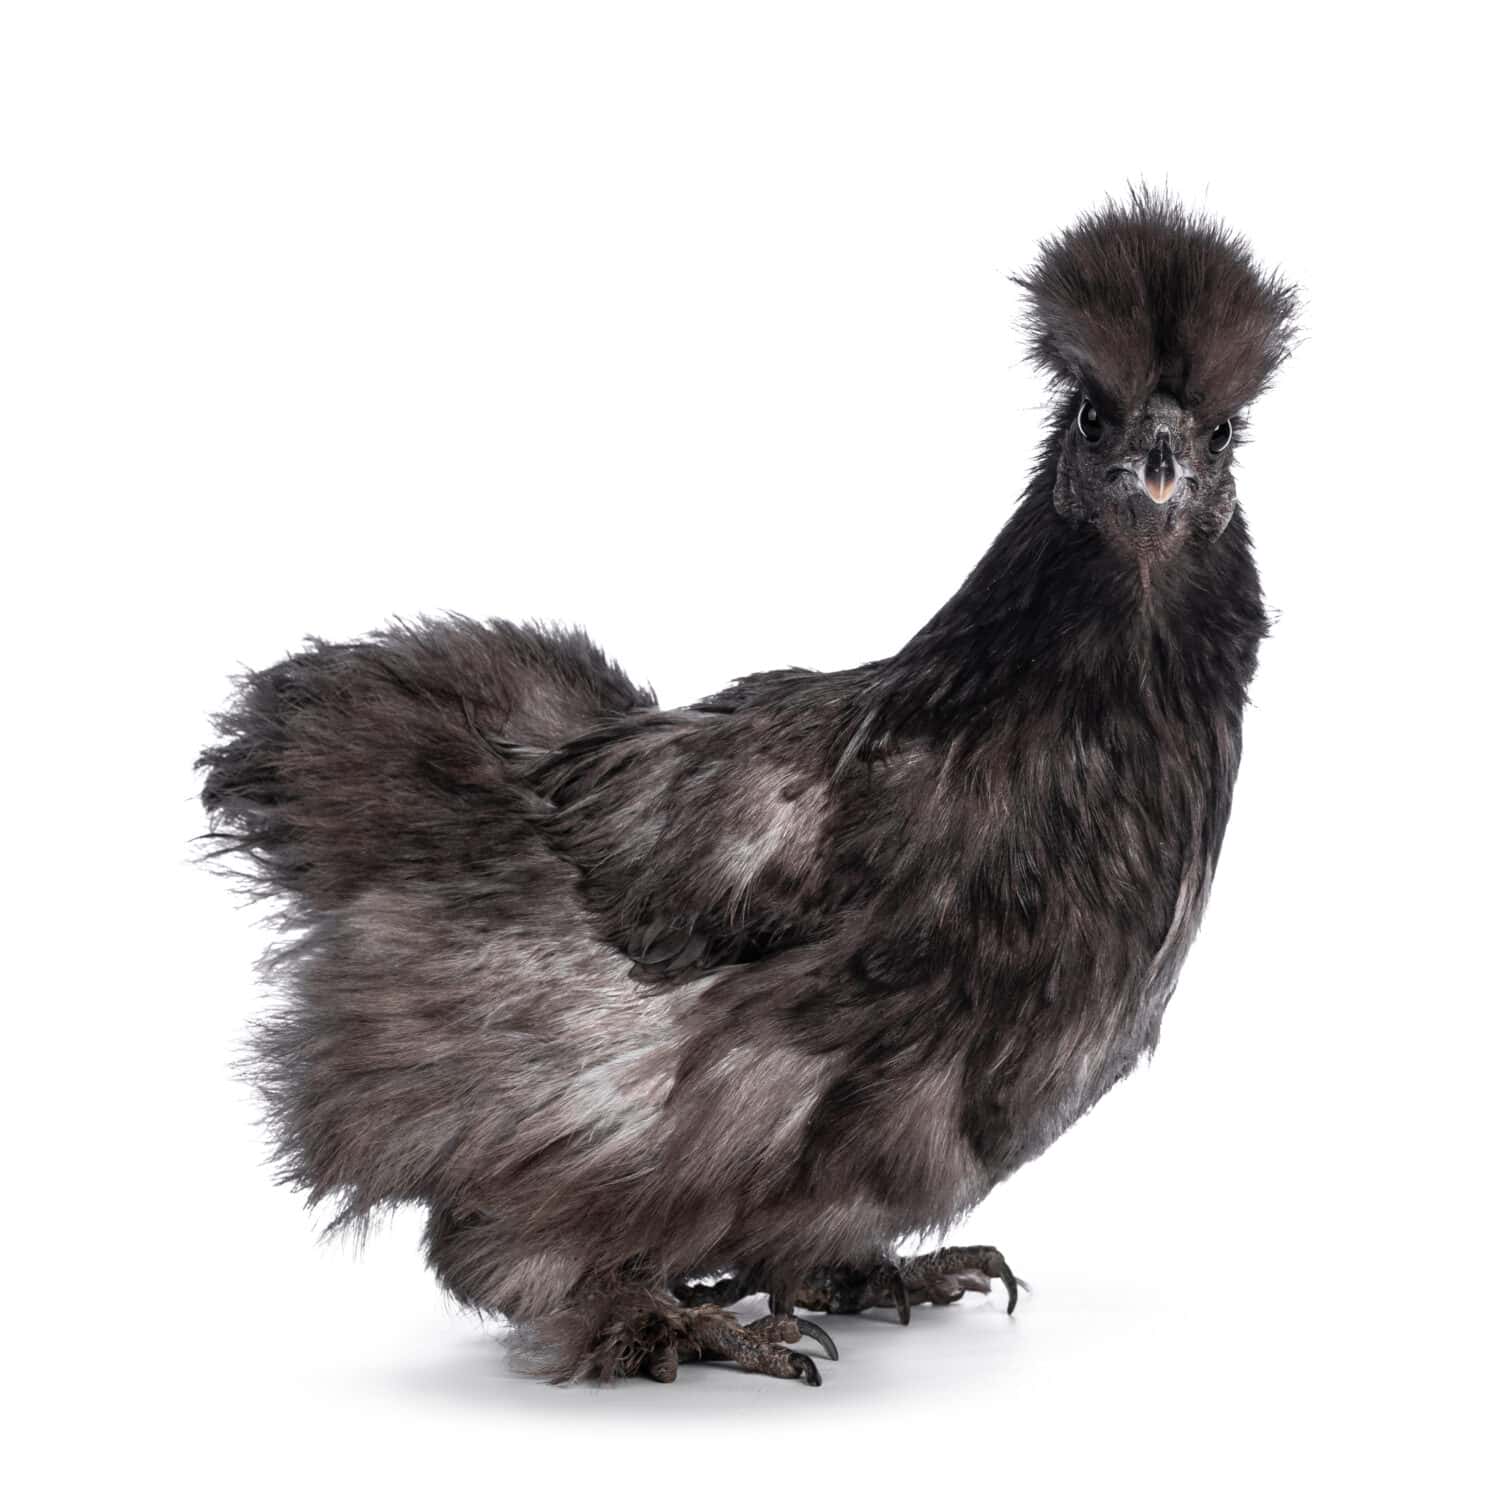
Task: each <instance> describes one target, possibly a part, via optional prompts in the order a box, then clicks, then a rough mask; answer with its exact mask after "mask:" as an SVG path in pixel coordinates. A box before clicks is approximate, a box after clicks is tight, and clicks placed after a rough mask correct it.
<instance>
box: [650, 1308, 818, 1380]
mask: <svg viewBox="0 0 1500 1500" xmlns="http://www.w3.org/2000/svg"><path fill="white" fill-rule="evenodd" d="M801 1338H809V1339H812V1340H813V1341H814V1342H815V1343H816V1344H818V1345H819V1346H820V1347H821V1348H822V1350H823V1352H824V1353H825V1354H826V1355H827V1356H828V1357H829V1359H837V1358H838V1357H839V1353H838V1349H837V1347H836V1346H835V1344H834V1342H833V1340H832V1339H831V1338H830V1337H829V1336H828V1335H827V1334H826V1333H825V1332H824V1331H823V1330H822V1329H821V1328H819V1327H818V1325H817V1324H816V1323H810V1322H809V1321H808V1320H807V1319H806V1318H796V1317H791V1316H788V1315H786V1314H780V1313H771V1314H768V1315H767V1316H766V1317H763V1318H757V1319H756V1320H755V1321H754V1322H753V1323H741V1322H739V1321H738V1319H736V1318H735V1317H734V1316H733V1314H731V1313H727V1312H725V1311H724V1310H723V1308H721V1307H714V1306H702V1307H698V1308H693V1309H691V1310H688V1311H686V1312H684V1313H683V1314H682V1315H680V1316H679V1317H677V1318H674V1319H673V1321H672V1324H671V1326H670V1327H669V1328H668V1329H665V1330H661V1331H659V1332H658V1334H657V1337H656V1339H655V1346H654V1347H653V1349H652V1350H651V1353H650V1354H649V1355H648V1357H647V1358H646V1360H645V1361H644V1363H643V1364H642V1366H641V1369H642V1373H644V1374H646V1375H649V1376H650V1377H651V1378H652V1379H653V1380H661V1381H671V1380H675V1379H676V1378H677V1368H678V1365H679V1364H680V1363H681V1361H683V1360H694V1359H723V1360H728V1361H729V1362H731V1363H732V1364H736V1365H738V1366H739V1367H740V1368H741V1369H742V1370H750V1371H753V1372H754V1373H756V1374H760V1375H775V1376H779V1377H780V1378H782V1379H784V1380H805V1381H806V1382H807V1383H808V1385H822V1383H823V1377H822V1376H821V1375H820V1374H819V1373H818V1366H817V1363H816V1362H815V1361H814V1360H813V1359H812V1358H811V1357H810V1356H808V1355H806V1354H802V1353H800V1352H799V1351H797V1350H795V1349H787V1348H785V1347H783V1346H784V1345H785V1344H792V1343H796V1341H797V1340H798V1339H801Z"/></svg>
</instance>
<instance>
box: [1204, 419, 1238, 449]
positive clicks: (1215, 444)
mask: <svg viewBox="0 0 1500 1500" xmlns="http://www.w3.org/2000/svg"><path fill="white" fill-rule="evenodd" d="M1233 436H1234V423H1233V422H1220V423H1219V425H1218V426H1217V427H1215V428H1214V430H1213V431H1212V432H1211V433H1209V435H1208V451H1209V452H1210V453H1222V452H1223V451H1224V450H1225V449H1226V448H1227V447H1228V446H1229V440H1230V438H1232V437H1233Z"/></svg>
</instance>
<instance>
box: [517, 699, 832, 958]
mask: <svg viewBox="0 0 1500 1500" xmlns="http://www.w3.org/2000/svg"><path fill="white" fill-rule="evenodd" d="M844 709H845V699H844V697H843V695H842V694H841V693H840V691H839V686H838V684H837V682H836V681H835V680H834V679H831V678H827V677H824V676H822V675H821V674H816V673H810V672H795V673H792V672H779V673H768V674H765V675H764V676H763V677H762V678H756V679H746V680H745V681H744V682H742V683H739V684H737V685H736V686H735V687H734V688H732V689H729V690H727V691H726V692H725V693H723V694H720V695H718V696H717V697H715V698H713V699H709V700H706V701H705V702H704V703H702V704H701V705H698V706H695V707H694V708H692V709H687V710H682V711H678V712H672V713H649V714H638V715H632V716H630V717H629V718H628V719H627V720H624V721H619V722H616V723H613V724H610V725H606V726H604V727H602V728H600V729H599V730H598V731H596V732H595V733H593V734H590V735H587V736H585V737H583V738H580V739H578V740H575V741H573V742H571V743H570V744H568V745H565V746H563V747H562V748H561V749H559V750H558V751H556V752H555V753H554V754H552V755H550V756H548V757H547V758H546V760H545V761H544V762H542V763H541V765H540V766H539V767H538V769H537V771H536V773H535V781H536V784H537V786H538V787H539V789H540V790H541V791H542V792H543V793H544V795H545V796H546V797H547V798H548V799H549V800H550V801H551V803H552V805H553V807H554V808H555V809H556V811H555V814H554V815H553V816H552V817H551V818H550V819H549V820H548V824H547V835H548V838H549V839H550V840H551V841H552V842H553V844H554V846H555V847H557V848H558V849H559V850H560V851H561V852H563V853H564V854H565V855H566V856H567V857H568V858H569V859H570V860H571V861H572V862H573V863H574V864H575V865H576V866H577V867H578V868H579V870H580V871H581V872H582V875H583V882H584V893H585V896H586V899H587V901H588V903H589V905H590V907H591V908H592V909H593V910H594V911H595V912H596V913H597V914H598V915H599V917H600V918H601V920H602V923H603V925H604V928H605V930H606V932H607V934H608V936H609V938H610V941H612V942H613V943H615V944H616V945H617V946H618V947H619V948H620V949H622V950H623V951H624V952H625V953H627V954H628V955H629V956H630V957H631V958H633V959H634V960H635V961H636V963H637V964H639V965H640V966H641V967H642V968H643V969H644V970H647V971H649V972H653V973H658V974H676V973H681V972H683V971H686V970H689V969H709V968H717V967H719V966H722V965H726V964H735V963H746V962H751V961H753V960H755V959H758V958H763V957H765V956H767V955H768V954H770V953H773V952H776V951H779V950H780V949H783V948H787V947H791V946H795V945H797V944H799V943H805V942H808V941H811V940H812V939H814V938H815V937H817V936H818V935H819V934H820V933H821V932H822V931H823V930H825V928H826V925H827V922H828V920H829V918H830V917H831V915H832V914H833V913H834V912H835V911H836V910H838V909H839V908H840V907H841V906H842V905H844V904H845V903H847V902H848V901H849V900H850V899H851V898H852V895H853V893H854V892H855V890H856V889H857V887H858V884H859V878H858V871H857V869H855V868H853V867H852V866H851V865H850V864H849V862H847V861H842V860H840V859H839V858H838V857H837V852H836V851H837V850H838V848H839V840H838V838H837V836H836V834H837V826H838V823H839V819H840V807H841V804H842V801H843V796H842V790H843V789H842V787H841V785H840V784H839V782H838V781H837V780H836V776H835V771H834V769H833V768H834V766H835V765H836V763H837V759H838V756H837V750H836V747H837V744H838V741H839V736H840V732H841V727H842V725H843V724H844V722H845V712H844Z"/></svg>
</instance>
